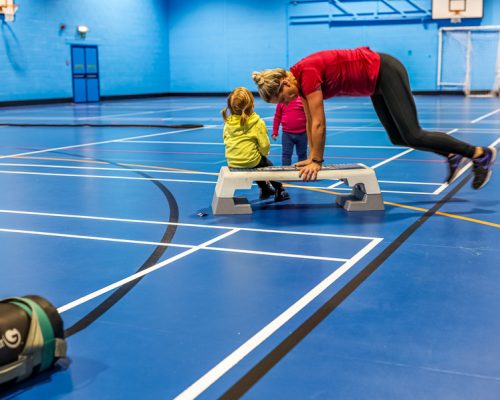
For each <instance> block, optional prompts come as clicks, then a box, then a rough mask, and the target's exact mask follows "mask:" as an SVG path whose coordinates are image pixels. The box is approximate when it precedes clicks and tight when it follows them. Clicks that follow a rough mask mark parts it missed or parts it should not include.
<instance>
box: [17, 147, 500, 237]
mask: <svg viewBox="0 0 500 400" xmlns="http://www.w3.org/2000/svg"><path fill="white" fill-rule="evenodd" d="M14 158H29V159H34V160H58V161H73V162H88V163H96V164H109V163H106V162H103V161H92V160H73V159H66V158H44V157H26V156H20V157H14ZM117 164H118V165H123V166H128V167H143V168H158V169H163V170H166V171H179V172H191V173H195V174H196V173H199V172H201V171H193V170H188V169H179V168H168V167H160V166H154V165H143V164H124V163H117ZM214 175H218V174H216V173H214ZM283 185H284V186H287V187H293V188H297V189H302V190H310V191H313V192H320V193H327V194H335V195H338V194H341V193H338V192H333V191H330V190H324V189H318V188H308V187H305V186H300V185H294V184H290V183H284V184H283ZM384 204H386V205H388V206H393V207H400V208H406V209H408V210H414V211H420V212H423V213H426V212H427V211H429V210H428V209H426V208H420V207H414V206H408V205H405V204H399V203H393V202H391V201H384ZM435 214H436V215H441V216H443V217H448V218H453V219H459V220H462V221H468V222H473V223H475V224H481V225H486V226H491V227H493V228H500V224H495V223H494V222H488V221H483V220H480V219H475V218H469V217H463V216H461V215H456V214H450V213H445V212H442V211H436V213H435Z"/></svg>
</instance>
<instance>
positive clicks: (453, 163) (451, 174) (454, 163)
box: [446, 154, 464, 184]
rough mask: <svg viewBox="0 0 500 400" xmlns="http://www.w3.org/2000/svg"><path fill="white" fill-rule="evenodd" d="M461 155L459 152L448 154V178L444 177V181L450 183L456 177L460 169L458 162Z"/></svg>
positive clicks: (461, 157) (461, 158)
mask: <svg viewBox="0 0 500 400" xmlns="http://www.w3.org/2000/svg"><path fill="white" fill-rule="evenodd" d="M463 158H464V157H463V156H461V155H460V154H452V155H450V156H448V178H446V183H448V184H450V183H451V182H453V180H454V179H455V178H456V176H457V174H458V172H459V171H460V169H459V167H460V163H461V162H462V160H463Z"/></svg>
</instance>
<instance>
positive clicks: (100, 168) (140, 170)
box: [0, 163, 441, 186]
mask: <svg viewBox="0 0 500 400" xmlns="http://www.w3.org/2000/svg"><path fill="white" fill-rule="evenodd" d="M0 166H6V167H34V168H53V169H77V170H82V169H83V170H98V171H121V172H157V173H162V174H181V175H182V174H184V175H209V176H218V175H219V173H218V172H203V171H175V170H173V171H168V170H163V169H136V168H126V167H122V168H113V167H90V166H85V167H79V166H74V165H57V164H55V165H54V164H24V163H0ZM13 172H15V171H13ZM21 172H22V171H21ZM379 182H382V183H397V184H402V185H437V186H440V185H441V183H434V182H405V181H379Z"/></svg>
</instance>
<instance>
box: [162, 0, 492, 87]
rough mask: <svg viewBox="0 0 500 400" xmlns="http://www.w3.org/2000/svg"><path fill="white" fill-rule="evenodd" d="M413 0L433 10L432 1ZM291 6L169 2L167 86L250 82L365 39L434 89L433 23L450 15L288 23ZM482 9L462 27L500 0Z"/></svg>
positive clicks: (282, 2) (415, 83)
mask: <svg viewBox="0 0 500 400" xmlns="http://www.w3.org/2000/svg"><path fill="white" fill-rule="evenodd" d="M418 1H419V3H420V4H427V6H428V8H429V9H430V6H431V0H418ZM365 3H366V2H365ZM400 3H401V2H400ZM360 4H361V3H360ZM294 7H296V6H294V4H293V2H289V1H287V0H279V1H277V0H275V1H269V2H266V1H251V0H239V1H230V0H227V1H226V0H219V1H204V0H191V1H189V2H175V1H173V0H172V1H170V8H169V17H170V67H171V78H172V82H171V89H172V91H174V92H220V91H223V92H227V91H229V90H231V89H232V88H234V87H235V86H240V85H242V86H249V87H252V88H253V87H254V85H253V82H252V81H251V79H250V73H251V71H253V70H255V69H263V68H275V67H289V66H290V65H293V63H294V62H296V61H298V60H299V59H300V58H302V57H304V56H306V55H308V54H310V53H313V52H315V51H318V50H324V49H329V48H350V47H357V46H365V45H368V46H370V47H371V48H373V49H374V50H376V51H380V52H386V53H389V54H392V55H394V56H396V57H398V58H399V59H400V60H401V61H402V62H403V63H404V64H405V65H406V67H407V68H408V70H409V72H410V76H411V83H412V88H413V89H414V90H421V91H422V90H437V85H436V80H437V79H436V77H437V54H438V29H439V27H440V26H447V25H451V24H450V23H449V21H448V22H433V21H428V22H427V23H422V22H420V21H415V22H412V23H407V22H405V23H403V22H388V23H383V24H372V23H361V24H357V25H343V26H329V25H328V24H307V25H291V24H290V23H289V19H288V14H290V15H291V14H293V11H294ZM326 7H329V6H328V3H327V2H324V3H321V2H314V3H311V6H310V11H311V13H314V10H319V9H321V8H326ZM319 13H320V12H319ZM484 14H485V17H484V18H483V19H482V20H464V22H463V23H462V24H461V25H470V24H473V25H479V24H480V25H495V24H500V1H498V0H484ZM452 26H457V25H452Z"/></svg>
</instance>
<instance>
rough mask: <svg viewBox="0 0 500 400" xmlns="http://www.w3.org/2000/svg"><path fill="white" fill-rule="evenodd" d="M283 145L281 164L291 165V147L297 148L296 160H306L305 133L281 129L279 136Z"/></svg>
mask: <svg viewBox="0 0 500 400" xmlns="http://www.w3.org/2000/svg"><path fill="white" fill-rule="evenodd" d="M281 145H282V147H283V157H282V160H281V163H282V164H283V165H292V155H293V147H294V146H295V147H296V149H297V158H298V161H302V160H307V133H306V132H303V133H288V132H285V131H283V136H282V138H281Z"/></svg>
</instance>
